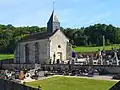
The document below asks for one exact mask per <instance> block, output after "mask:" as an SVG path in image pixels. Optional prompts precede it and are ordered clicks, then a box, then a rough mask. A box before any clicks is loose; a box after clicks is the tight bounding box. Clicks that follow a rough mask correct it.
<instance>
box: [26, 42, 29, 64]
mask: <svg viewBox="0 0 120 90" xmlns="http://www.w3.org/2000/svg"><path fill="white" fill-rule="evenodd" d="M25 61H26V63H30V62H29V47H28V44H26V45H25Z"/></svg>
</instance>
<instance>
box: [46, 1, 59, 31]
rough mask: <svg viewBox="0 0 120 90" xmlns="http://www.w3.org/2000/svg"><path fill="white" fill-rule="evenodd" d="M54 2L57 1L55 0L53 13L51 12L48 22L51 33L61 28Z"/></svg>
mask: <svg viewBox="0 0 120 90" xmlns="http://www.w3.org/2000/svg"><path fill="white" fill-rule="evenodd" d="M54 3H55V1H54V2H53V11H52V14H51V16H50V19H49V21H48V23H47V30H48V32H50V33H53V32H54V31H56V30H58V29H59V30H60V22H59V20H58V18H57V16H56V15H55V11H54Z"/></svg>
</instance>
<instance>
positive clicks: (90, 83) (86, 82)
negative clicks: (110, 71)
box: [27, 77, 116, 90]
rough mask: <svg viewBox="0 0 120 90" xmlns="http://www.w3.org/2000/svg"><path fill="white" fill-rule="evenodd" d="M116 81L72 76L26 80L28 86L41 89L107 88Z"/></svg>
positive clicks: (104, 89) (99, 89)
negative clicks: (39, 86)
mask: <svg viewBox="0 0 120 90" xmlns="http://www.w3.org/2000/svg"><path fill="white" fill-rule="evenodd" d="M115 83H116V82H114V81H103V80H93V79H85V78H74V77H52V78H49V79H44V80H40V81H35V82H28V83H27V85H28V86H32V87H35V88H36V87H38V85H41V87H42V90H109V89H110V88H111V87H112V86H113V85H114V84H115Z"/></svg>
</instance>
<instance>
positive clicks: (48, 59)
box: [14, 30, 72, 64]
mask: <svg viewBox="0 0 120 90" xmlns="http://www.w3.org/2000/svg"><path fill="white" fill-rule="evenodd" d="M36 42H37V43H38V46H39V50H38V51H39V56H38V57H39V61H38V62H35V43H36ZM67 43H69V39H68V38H66V37H65V35H64V34H63V33H62V32H61V31H60V30H57V31H56V33H54V34H53V36H51V37H50V38H48V39H41V40H36V41H28V42H21V43H19V44H18V45H17V48H16V50H15V57H14V62H15V63H40V64H44V63H47V64H49V63H51V64H53V63H57V60H59V63H64V61H66V60H67V58H68V57H70V56H68V54H67V53H70V54H71V53H72V51H71V50H72V47H71V50H70V51H71V52H67ZM26 44H28V48H29V62H27V61H26V55H25V45H26ZM54 55H55V58H54Z"/></svg>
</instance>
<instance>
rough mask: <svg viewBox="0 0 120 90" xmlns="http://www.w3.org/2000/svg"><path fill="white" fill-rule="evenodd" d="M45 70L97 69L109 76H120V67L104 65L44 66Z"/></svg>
mask: <svg viewBox="0 0 120 90" xmlns="http://www.w3.org/2000/svg"><path fill="white" fill-rule="evenodd" d="M42 67H44V69H57V68H60V69H62V70H65V69H81V68H89V67H92V68H95V69H99V70H100V69H101V70H105V71H107V72H108V74H119V73H120V66H109V65H106V66H103V65H64V64H63V65H42Z"/></svg>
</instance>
